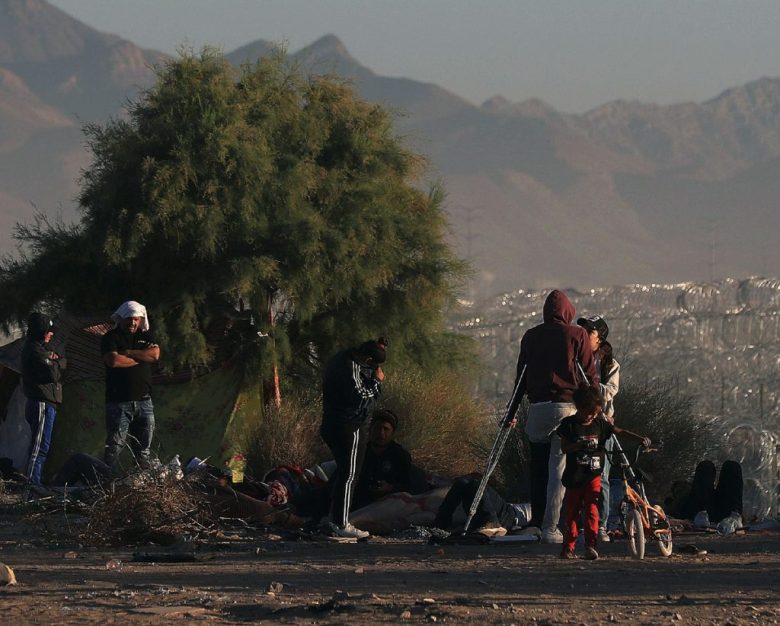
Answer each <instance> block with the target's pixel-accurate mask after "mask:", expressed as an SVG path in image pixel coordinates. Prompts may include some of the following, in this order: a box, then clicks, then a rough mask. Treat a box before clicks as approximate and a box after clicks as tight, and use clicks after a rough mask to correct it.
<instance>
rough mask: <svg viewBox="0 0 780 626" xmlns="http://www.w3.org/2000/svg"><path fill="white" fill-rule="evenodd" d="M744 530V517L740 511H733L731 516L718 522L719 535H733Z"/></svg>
mask: <svg viewBox="0 0 780 626" xmlns="http://www.w3.org/2000/svg"><path fill="white" fill-rule="evenodd" d="M740 528H742V516H741V515H740V514H739V512H738V511H732V512H731V515H729V516H728V517H724V518H723V519H722V520H720V522H718V534H719V535H731V534H733V533H735V532H736V531H737V530H739V529H740Z"/></svg>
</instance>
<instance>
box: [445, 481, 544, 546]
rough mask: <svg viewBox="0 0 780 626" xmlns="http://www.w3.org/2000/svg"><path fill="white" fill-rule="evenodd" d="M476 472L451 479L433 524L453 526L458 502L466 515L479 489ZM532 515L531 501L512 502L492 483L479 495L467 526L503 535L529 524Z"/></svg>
mask: <svg viewBox="0 0 780 626" xmlns="http://www.w3.org/2000/svg"><path fill="white" fill-rule="evenodd" d="M480 482H481V478H480V477H479V476H473V475H471V476H463V477H461V478H456V479H455V482H453V483H452V487H450V489H449V491H448V492H447V495H446V496H444V501H443V502H442V503H441V506H440V507H439V510H438V512H437V513H436V519H435V520H434V522H433V525H434V526H435V527H436V528H440V529H441V530H448V531H451V530H452V529H453V515H454V514H455V511H456V510H457V508H458V507H459V506H461V507H463V511H464V512H465V513H466V514H467V515H468V511H469V510H470V509H471V504H472V502H474V496H476V494H477V489H479V483H480ZM530 517H531V505H530V504H528V503H526V504H512V503H510V502H507V501H506V500H504V498H503V497H501V495H500V494H499V493H498V492H497V491H496V490H495V489H493V488H492V487H491V486H489V485H488V486H487V487H486V488H485V491H484V493H483V494H482V499H481V500H480V501H479V504H478V505H477V510H476V512H475V513H474V518H473V519H472V520H471V524H470V528H472V529H475V530H474V532H475V533H479V534H481V535H485V536H486V537H503V536H504V535H506V533H507V531H511V530H517V529H520V528H523V527H525V526H527V525H528V523H529V521H530Z"/></svg>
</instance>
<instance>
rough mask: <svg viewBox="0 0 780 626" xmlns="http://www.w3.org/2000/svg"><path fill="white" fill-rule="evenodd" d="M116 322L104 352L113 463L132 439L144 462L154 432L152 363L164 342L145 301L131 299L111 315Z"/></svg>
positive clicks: (137, 456) (108, 434) (109, 447)
mask: <svg viewBox="0 0 780 626" xmlns="http://www.w3.org/2000/svg"><path fill="white" fill-rule="evenodd" d="M111 319H112V320H114V328H113V329H111V330H110V331H108V332H107V333H106V334H105V335H103V339H102V341H101V344H100V352H101V354H102V355H103V363H104V364H105V366H106V447H105V451H104V454H103V460H104V461H105V462H106V464H107V465H108V466H110V467H113V466H114V464H115V463H116V461H117V457H118V456H119V453H120V452H121V451H122V448H123V447H124V446H125V443H126V442H129V445H130V450H131V451H132V453H133V457H134V458H135V461H136V462H137V463H138V464H139V465H141V466H145V465H146V464H147V463H148V461H149V458H150V456H151V445H152V436H153V434H154V405H153V404H152V364H153V363H156V362H157V361H158V360H159V359H160V346H158V345H157V343H155V341H154V339H153V337H152V335H151V333H150V332H149V316H148V315H147V313H146V307H145V306H143V305H142V304H140V303H138V302H136V301H135V300H128V301H127V302H124V303H122V305H121V306H120V307H119V308H118V309H117V310H116V311H114V313H113V314H112V315H111Z"/></svg>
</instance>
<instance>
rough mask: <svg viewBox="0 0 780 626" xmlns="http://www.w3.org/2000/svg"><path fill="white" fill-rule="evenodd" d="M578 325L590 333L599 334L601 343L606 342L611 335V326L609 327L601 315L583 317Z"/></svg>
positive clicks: (578, 321)
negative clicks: (593, 331)
mask: <svg viewBox="0 0 780 626" xmlns="http://www.w3.org/2000/svg"><path fill="white" fill-rule="evenodd" d="M577 325H579V326H582V327H583V328H584V329H585V330H587V331H588V332H590V331H592V330H595V331H596V332H597V333H598V334H599V339H601V341H606V339H607V335H609V326H607V323H606V322H605V321H604V318H603V317H601V316H600V315H591V316H589V317H581V318H580V319H578V320H577Z"/></svg>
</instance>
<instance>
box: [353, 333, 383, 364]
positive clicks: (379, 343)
mask: <svg viewBox="0 0 780 626" xmlns="http://www.w3.org/2000/svg"><path fill="white" fill-rule="evenodd" d="M385 348H387V339H385V338H384V337H380V338H379V339H377V340H376V341H364V342H363V343H361V344H360V345H359V346H358V347H357V348H356V349H355V352H356V353H357V354H359V355H360V356H362V357H365V358H366V359H368V360H370V361H371V363H372V364H373V365H381V364H382V363H384V362H385V360H386V359H387V352H386V350H385Z"/></svg>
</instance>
